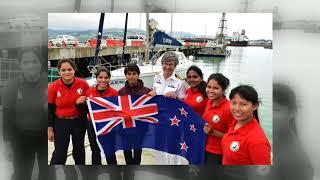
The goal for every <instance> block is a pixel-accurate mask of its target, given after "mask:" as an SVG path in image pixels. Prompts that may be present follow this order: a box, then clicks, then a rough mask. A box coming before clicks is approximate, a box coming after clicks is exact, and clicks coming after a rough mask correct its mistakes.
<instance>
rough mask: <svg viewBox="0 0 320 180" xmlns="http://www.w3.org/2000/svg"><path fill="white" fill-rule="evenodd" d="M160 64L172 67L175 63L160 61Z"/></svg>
mask: <svg viewBox="0 0 320 180" xmlns="http://www.w3.org/2000/svg"><path fill="white" fill-rule="evenodd" d="M162 66H168V67H174V66H175V63H162Z"/></svg>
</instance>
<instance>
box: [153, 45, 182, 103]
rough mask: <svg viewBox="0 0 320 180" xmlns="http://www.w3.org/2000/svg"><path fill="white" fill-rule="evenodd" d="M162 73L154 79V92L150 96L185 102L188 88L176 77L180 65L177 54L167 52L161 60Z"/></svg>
mask: <svg viewBox="0 0 320 180" xmlns="http://www.w3.org/2000/svg"><path fill="white" fill-rule="evenodd" d="M161 64H162V71H163V72H162V73H160V74H158V75H156V76H155V77H154V83H153V90H152V91H150V92H149V95H151V96H155V95H163V96H166V97H170V98H176V99H179V100H184V98H185V95H186V87H185V85H184V83H183V81H181V80H180V79H178V78H177V77H176V74H175V69H176V67H177V65H178V64H179V60H178V57H177V55H176V53H175V52H173V51H168V52H165V53H164V54H163V56H162V59H161Z"/></svg>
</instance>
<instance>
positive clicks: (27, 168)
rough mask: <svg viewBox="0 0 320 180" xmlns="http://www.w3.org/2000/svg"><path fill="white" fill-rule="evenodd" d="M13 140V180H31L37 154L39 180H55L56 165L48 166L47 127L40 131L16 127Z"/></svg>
mask: <svg viewBox="0 0 320 180" xmlns="http://www.w3.org/2000/svg"><path fill="white" fill-rule="evenodd" d="M14 134H15V135H14V137H13V138H12V140H11V144H12V152H13V175H12V177H11V180H31V176H32V170H33V166H34V163H35V159H36V158H35V157H36V154H37V159H38V165H39V178H38V179H39V180H40V179H48V180H55V179H56V176H55V167H54V166H48V148H47V147H48V138H47V137H48V136H47V128H45V129H43V130H39V131H27V130H19V129H18V128H15V132H14Z"/></svg>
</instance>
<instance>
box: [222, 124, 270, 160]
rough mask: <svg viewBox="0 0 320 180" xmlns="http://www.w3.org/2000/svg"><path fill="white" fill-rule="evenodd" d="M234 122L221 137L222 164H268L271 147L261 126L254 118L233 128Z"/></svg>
mask: <svg viewBox="0 0 320 180" xmlns="http://www.w3.org/2000/svg"><path fill="white" fill-rule="evenodd" d="M236 123H237V122H234V123H233V125H232V126H231V128H230V129H229V131H228V133H227V134H225V135H224V136H223V138H222V143H221V146H222V150H223V159H222V164H223V165H270V164H271V147H270V144H269V141H268V139H267V137H266V135H265V134H264V132H263V130H262V128H261V126H260V125H259V124H258V122H257V120H256V119H255V118H254V119H253V120H251V121H250V122H249V123H248V124H246V125H244V126H242V127H240V128H239V129H237V130H234V127H235V125H236Z"/></svg>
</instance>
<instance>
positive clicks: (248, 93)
mask: <svg viewBox="0 0 320 180" xmlns="http://www.w3.org/2000/svg"><path fill="white" fill-rule="evenodd" d="M236 94H238V95H239V96H240V97H241V98H243V99H245V100H247V101H250V102H251V103H252V104H254V105H259V99H258V93H257V91H256V90H255V89H254V88H253V87H252V86H249V85H240V86H238V87H235V88H233V89H232V90H231V92H230V95H229V99H230V100H231V99H233V98H234V96H235V95H236ZM253 115H254V116H255V118H256V120H257V121H258V122H259V116H258V108H257V109H256V110H255V111H253Z"/></svg>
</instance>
